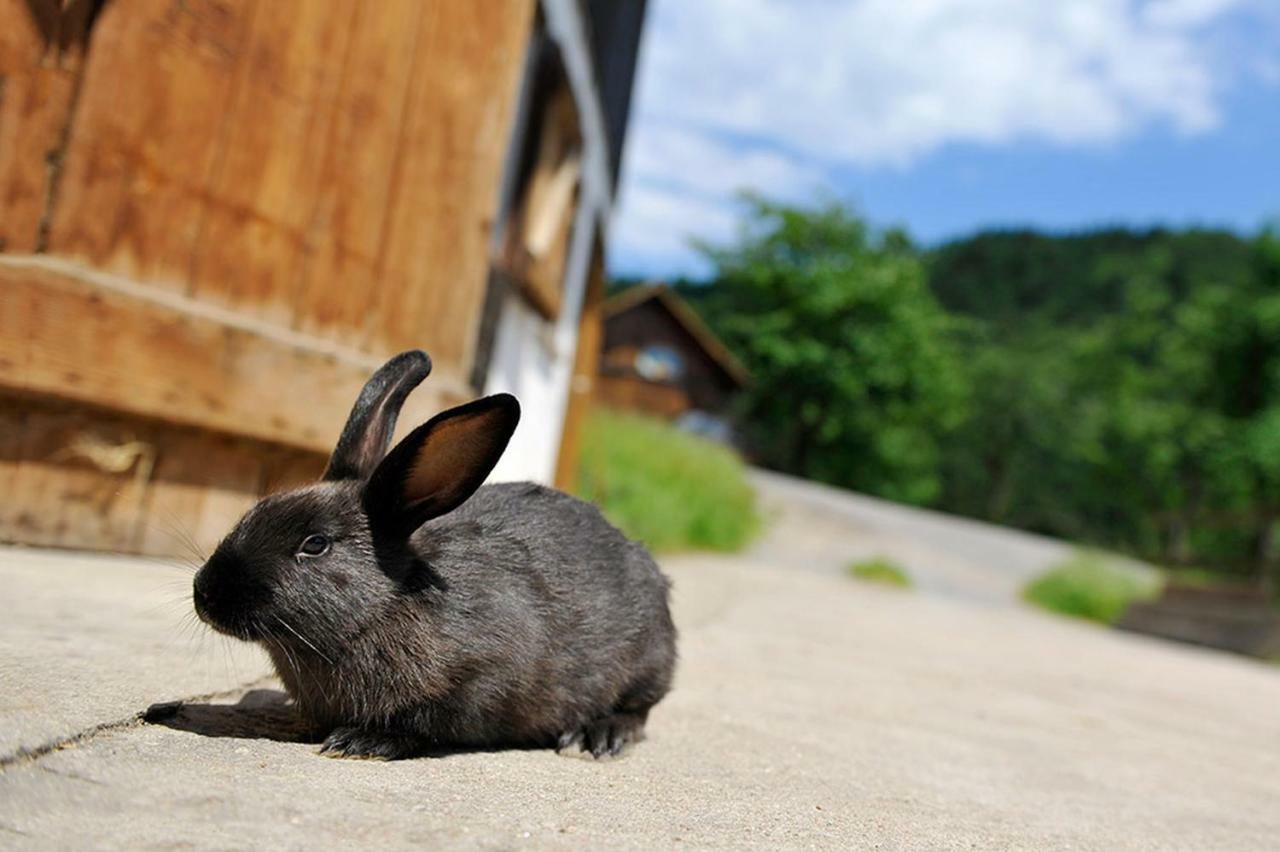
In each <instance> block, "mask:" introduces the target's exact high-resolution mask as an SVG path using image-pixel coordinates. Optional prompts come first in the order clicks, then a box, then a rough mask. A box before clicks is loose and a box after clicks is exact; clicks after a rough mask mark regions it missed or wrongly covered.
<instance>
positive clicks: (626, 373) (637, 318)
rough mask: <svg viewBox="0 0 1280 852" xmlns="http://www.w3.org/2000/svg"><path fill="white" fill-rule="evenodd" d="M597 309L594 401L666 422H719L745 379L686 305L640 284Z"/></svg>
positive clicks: (743, 370)
mask: <svg viewBox="0 0 1280 852" xmlns="http://www.w3.org/2000/svg"><path fill="white" fill-rule="evenodd" d="M603 310H604V342H603V355H602V357H601V364H600V379H599V387H598V390H597V399H598V400H599V401H600V402H601V403H603V404H604V405H608V406H610V407H613V408H621V409H627V410H632V411H639V412H643V413H646V414H651V415H655V416H658V417H664V418H667V419H676V418H680V417H682V416H684V417H691V416H692V415H694V414H695V413H696V414H697V415H698V419H700V420H701V421H702V423H701V424H700V428H701V429H702V430H703V431H710V432H712V433H714V432H715V431H716V430H715V429H714V428H708V427H711V426H712V424H713V423H714V422H716V421H718V422H720V423H722V424H723V423H725V422H726V420H725V418H726V415H727V414H728V409H729V405H730V402H731V400H732V398H733V395H734V394H735V393H736V392H737V391H739V390H741V389H742V388H743V387H745V386H746V384H747V382H748V381H749V376H748V374H747V370H746V368H745V367H743V366H742V364H741V363H739V361H738V359H737V358H735V357H734V356H733V353H731V352H730V351H729V350H728V349H727V348H726V347H725V346H724V344H723V343H721V342H720V340H719V339H718V338H717V337H716V336H715V334H713V333H712V332H711V329H709V328H707V326H706V324H705V323H703V321H702V320H701V319H700V318H699V317H698V315H697V313H696V312H695V311H694V310H693V308H691V307H690V306H689V305H688V303H686V302H685V301H684V300H683V299H681V298H680V297H679V296H677V295H676V294H675V293H674V292H673V291H672V290H671V289H670V288H668V287H666V286H664V285H642V286H637V287H632V288H631V289H629V290H626V291H624V292H622V293H619V294H618V295H617V296H615V297H613V298H612V299H610V300H609V301H608V302H606V303H605V305H604V309H603ZM718 437H722V438H723V437H727V435H723V434H721V435H718Z"/></svg>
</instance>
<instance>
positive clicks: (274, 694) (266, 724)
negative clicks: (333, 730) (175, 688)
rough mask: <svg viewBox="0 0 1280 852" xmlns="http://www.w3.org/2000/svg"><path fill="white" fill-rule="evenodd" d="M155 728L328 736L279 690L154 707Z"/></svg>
mask: <svg viewBox="0 0 1280 852" xmlns="http://www.w3.org/2000/svg"><path fill="white" fill-rule="evenodd" d="M142 720H143V721H144V722H146V723H148V724H151V725H162V726H164V727H166V728H172V729H173V730H175V731H185V732H187V733H192V734H199V735H200V736H202V737H233V738H236V739H243V740H273V741H275V742H280V743H311V744H318V743H322V742H324V738H325V734H324V732H322V731H317V730H316V729H315V728H313V727H312V726H310V725H308V724H307V723H306V722H305V721H303V719H302V718H301V717H300V716H299V715H298V712H297V711H296V710H295V709H294V706H293V702H292V701H291V700H290V699H289V696H288V694H286V693H284V692H281V691H280V690H278V689H252V690H250V691H248V692H246V693H245V694H244V695H243V696H242V697H241V698H240V700H239V701H237V702H236V703H235V704H197V703H191V702H186V701H167V702H162V703H159V704H152V705H151V706H150V707H148V708H147V710H146V712H145V713H143V714H142ZM545 748H547V746H545V745H521V744H512V745H493V746H462V747H448V746H444V747H439V748H434V749H431V750H429V751H427V752H425V753H423V754H422V755H421V756H422V757H434V758H441V757H450V756H453V755H462V754H473V753H480V752H499V751H538V750H542V749H545Z"/></svg>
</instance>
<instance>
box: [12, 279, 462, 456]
mask: <svg viewBox="0 0 1280 852" xmlns="http://www.w3.org/2000/svg"><path fill="white" fill-rule="evenodd" d="M108 282H110V283H108ZM0 302H2V303H3V305H4V310H3V311H0V387H7V388H10V389H13V390H17V391H21V392H25V393H31V394H45V395H50V396H55V397H59V398H63V399H71V400H77V401H81V402H86V403H91V404H95V405H101V406H105V407H108V408H111V409H115V410H119V411H122V412H128V413H132V414H138V415H143V416H148V417H156V418H159V419H163V420H168V421H171V422H175V423H183V424H188V425H192V426H196V427H200V428H204V429H209V430H213V431H219V432H224V433H226V434H231V435H242V436H248V437H253V438H257V439H260V440H266V441H274V442H278V443H281V444H285V445H288V446H294V447H299V448H305V449H309V450H314V451H317V452H328V451H329V450H330V449H331V448H332V446H333V442H334V441H335V440H336V439H337V435H338V432H339V430H340V429H341V427H342V424H343V423H344V422H345V420H346V416H347V413H348V412H349V410H350V407H351V404H352V402H353V400H354V399H355V398H356V395H357V394H358V393H359V391H360V388H361V387H362V386H363V384H364V382H365V380H366V379H367V378H368V377H369V375H370V374H371V373H372V371H373V370H374V369H376V367H377V366H378V365H379V363H380V361H381V359H380V358H370V357H367V356H361V355H358V354H357V353H351V352H348V351H342V350H337V349H332V348H331V349H323V348H317V347H314V346H312V345H310V344H309V342H308V341H307V340H306V339H304V338H301V336H297V335H294V336H292V337H283V338H281V337H277V336H273V335H272V334H271V330H270V329H269V328H265V327H253V326H244V325H237V324H235V322H234V321H235V320H236V318H235V317H234V316H220V315H216V314H211V313H209V312H208V311H201V310H200V308H201V306H200V305H198V304H196V303H186V302H184V301H183V300H180V299H177V298H171V299H170V300H169V301H168V302H166V301H158V300H155V299H153V298H151V297H149V296H148V295H147V291H146V290H145V288H140V287H136V285H135V286H133V288H132V289H131V288H130V287H129V285H128V284H127V282H119V281H116V280H114V279H105V278H81V277H77V276H75V275H73V274H72V272H71V271H69V270H67V269H62V268H60V269H51V268H49V267H48V266H47V265H35V264H33V263H30V262H29V263H26V264H20V263H18V262H17V261H16V260H15V259H11V260H4V259H0ZM184 306H185V307H184ZM468 395H469V391H468V389H467V388H466V386H465V385H464V384H463V383H462V381H461V380H460V379H459V378H458V377H457V376H456V374H452V375H451V374H450V373H449V371H448V370H440V371H437V373H436V374H435V375H433V376H431V377H430V378H429V379H428V380H427V382H426V383H425V384H424V385H423V387H422V388H420V389H419V390H418V391H416V392H415V393H414V394H413V396H411V397H410V400H409V403H408V404H407V405H406V409H405V414H404V416H403V417H402V418H401V425H402V433H403V431H405V430H407V428H410V427H409V426H405V424H412V423H420V422H422V421H424V420H426V419H427V418H428V417H429V416H430V415H431V414H433V413H435V412H436V411H438V410H439V409H440V408H443V407H446V406H448V405H453V404H456V403H457V402H460V401H462V400H463V399H465V398H466V397H467V396H468Z"/></svg>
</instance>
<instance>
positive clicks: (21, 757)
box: [0, 675, 275, 772]
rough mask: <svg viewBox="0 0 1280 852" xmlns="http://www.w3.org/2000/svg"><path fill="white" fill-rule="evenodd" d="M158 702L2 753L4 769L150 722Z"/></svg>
mask: <svg viewBox="0 0 1280 852" xmlns="http://www.w3.org/2000/svg"><path fill="white" fill-rule="evenodd" d="M274 680H275V676H274V675H267V676H266V677H260V678H257V679H255V680H251V681H249V682H248V683H243V684H240V685H238V686H233V687H231V688H230V689H221V690H218V691H216V692H206V693H202V694H200V695H192V696H190V697H188V698H182V699H179V700H177V701H175V702H161V703H162V704H170V703H172V704H174V705H175V706H181V705H182V704H186V703H188V702H192V701H210V700H213V699H215V698H226V697H227V696H230V695H236V694H237V693H241V692H246V691H248V690H250V689H256V688H258V687H261V686H265V685H267V684H269V683H271V682H272V681H274ZM156 706H157V705H156V704H152V705H149V706H148V707H147V709H145V710H139V711H138V712H136V713H134V714H132V715H130V716H126V717H125V718H123V719H116V720H114V721H111V722H100V723H98V724H96V725H92V726H90V727H88V728H85V729H84V730H82V731H77V732H76V733H74V734H68V735H67V736H65V737H56V738H54V739H52V740H49V741H48V742H45V743H41V744H40V745H37V746H22V747H21V748H19V749H17V750H16V751H13V752H11V753H9V754H6V755H0V772H4V771H6V770H8V769H11V768H12V767H14V766H20V765H25V764H30V763H34V762H36V761H37V760H39V759H40V758H42V757H45V756H47V755H50V754H52V753H53V752H55V751H61V750H62V749H65V748H70V747H71V746H76V745H80V744H82V743H85V742H88V741H90V740H92V739H94V738H96V737H97V736H98V735H99V734H104V733H111V732H113V731H123V730H127V729H129V728H138V727H141V726H142V725H144V724H147V716H148V714H149V713H150V712H151V709H152V708H153V707H156Z"/></svg>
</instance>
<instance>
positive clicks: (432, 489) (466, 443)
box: [364, 393, 520, 535]
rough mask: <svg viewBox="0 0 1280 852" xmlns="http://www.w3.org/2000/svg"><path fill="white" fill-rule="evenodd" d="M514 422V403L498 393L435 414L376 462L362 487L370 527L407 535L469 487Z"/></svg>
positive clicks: (483, 473) (494, 459) (493, 460)
mask: <svg viewBox="0 0 1280 852" xmlns="http://www.w3.org/2000/svg"><path fill="white" fill-rule="evenodd" d="M519 422H520V403H519V402H517V401H516V398H515V397H514V396H511V394H506V393H500V394H497V395H495V396H487V397H485V398H484V399H477V400H475V401H474V402H469V403H467V404H466V405H460V406H458V407H457V408H451V409H449V410H448V411H445V412H442V413H440V414H437V415H436V416H435V417H432V418H431V419H430V420H428V421H427V422H426V423H424V424H423V425H421V426H419V427H418V428H417V429H414V430H413V431H412V432H410V433H409V434H408V435H407V436H406V437H405V439H404V440H403V441H401V442H400V443H399V444H397V445H396V447H395V449H393V450H392V451H391V452H390V453H388V454H387V457H386V458H385V459H383V460H382V463H381V464H380V465H378V469H377V470H375V471H374V472H373V476H371V477H370V478H369V482H368V484H366V485H365V490H364V505H365V511H366V512H368V514H369V519H370V522H371V523H372V524H373V525H374V526H375V527H380V528H382V529H387V530H388V531H392V532H395V533H399V534H402V535H408V534H409V533H411V532H413V531H414V530H416V529H417V528H418V527H419V526H421V525H422V524H423V523H425V522H426V521H429V520H431V519H432V518H435V517H439V516H440V515H443V514H445V513H446V512H450V511H452V510H454V509H456V508H457V507H458V506H460V505H461V504H462V503H463V501H465V500H466V499H467V498H468V497H470V496H471V495H472V494H474V493H475V490H476V489H477V488H479V487H480V485H481V484H482V483H483V482H484V480H485V477H487V476H488V475H489V473H490V471H492V470H493V466H494V465H496V464H497V463H498V459H499V458H501V456H502V451H503V450H505V449H506V448H507V442H508V441H509V440H511V435H512V433H513V432H515V431H516V424H517V423H519Z"/></svg>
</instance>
